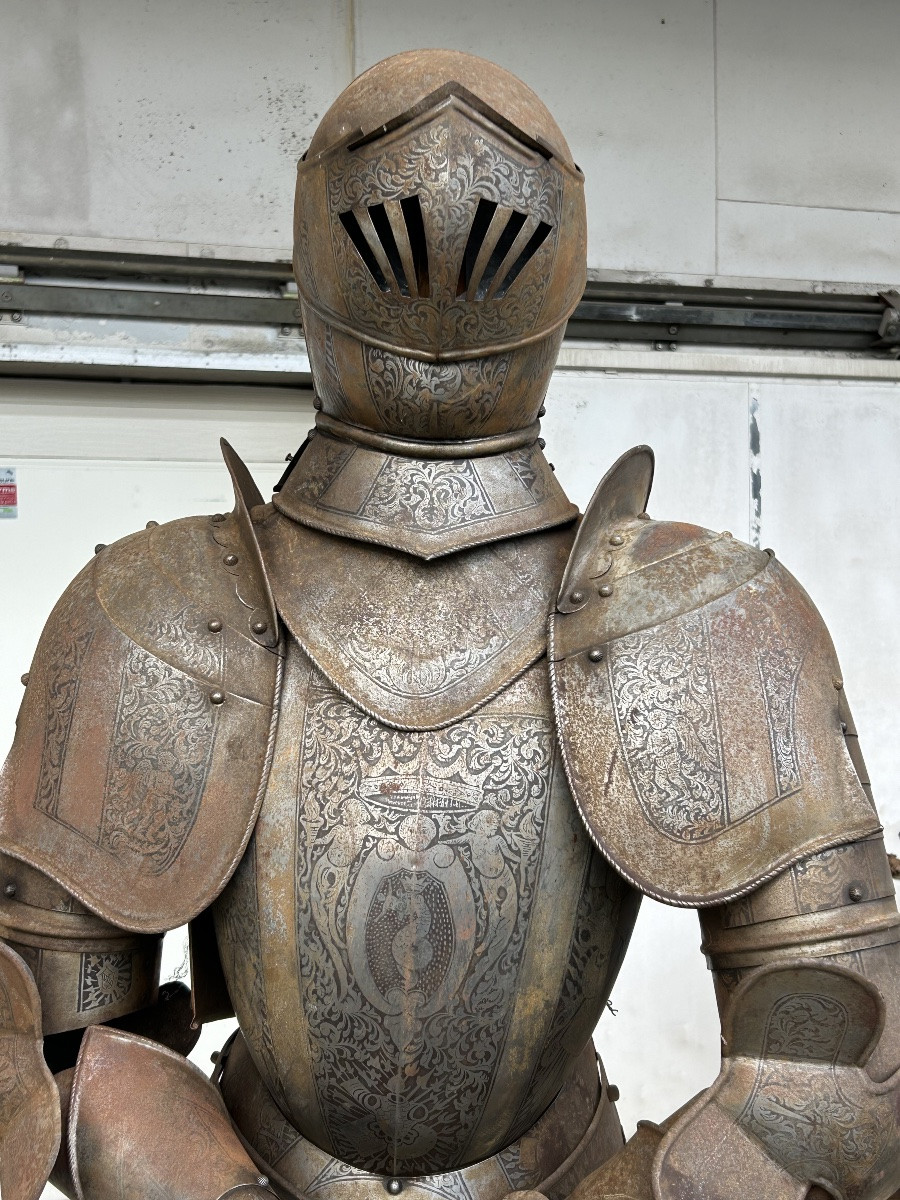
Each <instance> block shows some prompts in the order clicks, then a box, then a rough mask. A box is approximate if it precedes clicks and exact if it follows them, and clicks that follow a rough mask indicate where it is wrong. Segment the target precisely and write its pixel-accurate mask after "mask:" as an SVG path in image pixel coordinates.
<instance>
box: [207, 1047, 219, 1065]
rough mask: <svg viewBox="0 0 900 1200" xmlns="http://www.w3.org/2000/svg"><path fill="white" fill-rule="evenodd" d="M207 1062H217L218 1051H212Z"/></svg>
mask: <svg viewBox="0 0 900 1200" xmlns="http://www.w3.org/2000/svg"><path fill="white" fill-rule="evenodd" d="M209 1061H210V1062H211V1063H217V1062H218V1061H219V1051H218V1050H213V1052H212V1054H211V1055H210V1056H209Z"/></svg>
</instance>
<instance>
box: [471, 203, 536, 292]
mask: <svg viewBox="0 0 900 1200" xmlns="http://www.w3.org/2000/svg"><path fill="white" fill-rule="evenodd" d="M527 220H528V218H527V216H526V215H525V213H521V212H516V211H515V210H513V211H512V212H511V213H510V214H509V220H508V221H507V222H506V228H505V229H504V230H503V232H502V233H501V234H500V236H499V238H497V244H496V246H495V247H494V249H493V252H492V254H491V257H490V258H489V259H488V261H487V265H486V266H485V268H484V272H483V274H482V276H481V279H480V280H479V281H478V287H477V290H476V292H475V299H476V300H484V298H485V297H486V296H487V294H488V291H489V289H490V286H491V284H492V283H493V282H494V276H495V275H496V274H497V272H498V271H499V270H500V265H501V263H502V262H503V260H504V258H506V256H507V254H508V253H509V248H510V246H511V245H512V244H513V242H514V241H515V240H516V234H517V233H518V232H519V230H520V229H521V228H522V226H523V225H524V224H525V222H526V221H527Z"/></svg>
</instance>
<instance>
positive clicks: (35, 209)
mask: <svg viewBox="0 0 900 1200" xmlns="http://www.w3.org/2000/svg"><path fill="white" fill-rule="evenodd" d="M0 23H2V28H3V47H4V50H3V66H2V69H0V229H6V230H12V231H20V232H30V233H41V234H46V235H49V237H50V240H51V241H52V240H53V239H54V238H55V237H58V236H63V237H70V236H73V235H74V236H76V237H103V238H117V239H127V240H130V241H137V242H140V241H147V242H164V243H180V244H182V245H184V244H188V245H192V246H193V248H194V250H195V252H196V251H198V250H199V249H200V248H201V247H202V246H204V245H205V244H207V243H224V244H226V245H234V246H252V247H271V248H274V249H277V250H281V251H284V250H285V249H286V248H287V247H289V246H290V244H291V212H292V204H293V187H294V172H295V165H296V161H297V159H298V158H299V157H300V154H301V153H302V152H303V150H304V149H305V148H306V145H307V143H308V141H309V138H310V136H311V134H312V131H313V130H314V129H315V127H316V125H317V123H318V118H319V116H320V115H321V114H322V112H323V111H324V107H325V106H327V105H328V104H329V103H330V102H331V100H332V98H333V97H334V96H335V95H336V94H337V92H338V91H340V89H341V88H342V87H343V86H344V84H345V83H346V82H347V80H348V78H349V58H348V50H347V37H346V14H345V5H344V4H343V3H341V2H340V0H335V2H329V3H327V4H321V3H315V0H202V2H196V3H195V2H191V3H183V2H179V0H156V2H155V3H153V4H136V3H130V2H129V3H123V4H110V3H109V2H108V0H79V2H78V3H72V2H71V0H40V2H39V3H37V4H35V3H32V2H31V0H2V4H0Z"/></svg>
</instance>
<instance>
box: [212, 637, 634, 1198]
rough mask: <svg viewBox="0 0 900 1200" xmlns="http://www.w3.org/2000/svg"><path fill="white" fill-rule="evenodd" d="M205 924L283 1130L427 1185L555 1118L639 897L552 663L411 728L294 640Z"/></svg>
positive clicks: (356, 1161)
mask: <svg viewBox="0 0 900 1200" xmlns="http://www.w3.org/2000/svg"><path fill="white" fill-rule="evenodd" d="M215 911H216V927H217V932H218V937H219V946H220V950H221V953H222V961H223V966H224V969H225V977H226V979H227V980H228V987H229V992H230V995H231V998H232V1000H233V1002H234V1005H235V1009H236V1012H237V1015H238V1020H239V1022H240V1025H241V1028H242V1029H243V1031H244V1036H245V1037H246V1039H247V1042H248V1045H249V1047H250V1051H251V1053H252V1055H253V1057H254V1061H255V1063H256V1066H257V1069H258V1070H259V1071H260V1073H261V1074H262V1076H263V1077H264V1078H265V1080H266V1083H267V1085H268V1087H269V1088H270V1090H271V1091H272V1094H273V1096H275V1097H276V1098H277V1100H278V1103H279V1105H280V1106H281V1108H282V1110H283V1111H284V1112H285V1114H287V1115H290V1116H291V1117H292V1119H293V1121H294V1123H295V1124H296V1125H297V1126H298V1127H299V1128H300V1129H302V1131H303V1133H304V1134H305V1136H306V1137H308V1138H309V1139H310V1140H311V1141H313V1142H315V1143H316V1144H317V1145H318V1146H320V1147H322V1148H323V1149H326V1150H328V1151H329V1152H330V1153H333V1154H335V1155H336V1156H337V1157H338V1158H340V1159H342V1160H343V1161H345V1162H350V1163H353V1164H355V1165H356V1166H357V1167H359V1168H366V1169H369V1170H373V1171H378V1172H380V1173H383V1174H387V1175H397V1174H399V1175H411V1174H417V1175H418V1174H424V1173H427V1174H430V1173H433V1172H434V1171H446V1170H450V1169H452V1168H456V1167H459V1166H465V1165H467V1164H469V1163H472V1162H474V1161H478V1160H480V1159H482V1158H485V1157H487V1156H489V1155H492V1154H494V1153H496V1152H497V1151H499V1150H501V1149H502V1148H503V1147H504V1146H505V1145H507V1144H508V1143H509V1142H510V1141H513V1140H515V1138H517V1137H519V1136H520V1135H521V1134H522V1133H523V1132H524V1131H525V1130H527V1129H528V1128H529V1127H530V1126H531V1125H532V1124H533V1123H534V1122H535V1120H536V1119H537V1118H538V1117H539V1116H540V1114H541V1112H542V1111H543V1110H544V1109H545V1108H546V1107H547V1105H548V1104H549V1103H550V1102H551V1100H552V1099H553V1097H554V1095H555V1094H556V1092H557V1091H558V1090H559V1088H560V1087H561V1086H562V1084H563V1082H564V1080H565V1078H566V1075H567V1073H568V1072H569V1070H570V1069H571V1066H572V1064H573V1063H574V1061H575V1059H576V1057H577V1055H578V1054H579V1053H580V1052H581V1050H582V1048H583V1046H584V1045H585V1043H586V1042H587V1041H588V1040H589V1038H590V1035H591V1031H592V1029H593V1027H594V1025H595V1024H596V1022H597V1020H598V1018H599V1016H600V1014H601V1013H602V1011H603V1007H604V1004H605V1002H606V998H607V996H608V995H609V991H610V989H611V987H612V984H613V981H614V979H615V975H616V973H617V971H618V968H619V965H620V963H621V960H622V956H623V954H624V950H625V946H626V945H627V941H628V937H629V936H630V932H631V928H632V925H633V922H634V918H635V916H636V912H637V895H636V893H635V892H633V891H632V889H630V888H629V887H628V885H627V884H626V883H625V882H624V881H623V880H622V879H621V878H620V877H619V876H618V875H617V874H616V873H615V872H614V871H613V870H612V868H611V867H609V865H608V864H607V863H606V862H605V861H604V860H603V858H602V857H601V856H600V855H599V854H598V853H597V852H596V850H594V849H593V847H592V845H591V843H590V840H589V838H588V837H587V835H586V833H585V831H584V829H583V827H582V825H581V822H580V819H579V817H578V813H577V811H576V810H575V807H574V805H573V803H572V800H571V797H570V795H569V793H568V789H567V787H566V784H565V779H564V776H563V774H562V771H561V768H560V764H559V758H558V751H557V749H556V745H555V739H554V735H553V725H552V717H551V713H550V699H549V694H548V690H547V681H546V672H545V669H544V666H543V664H542V663H540V664H537V665H536V666H534V667H533V668H531V669H530V670H529V671H527V672H526V673H525V674H524V675H523V676H522V677H521V678H520V679H519V680H517V681H516V682H515V683H513V684H512V685H511V686H510V687H508V688H506V689H505V690H504V691H503V692H501V694H500V695H499V696H497V697H496V698H495V699H493V700H491V701H490V702H489V703H487V704H485V705H484V706H483V707H482V708H481V709H479V710H478V712H476V713H475V714H473V715H471V716H469V717H466V718H464V719H462V720H459V721H456V722H455V723H454V724H452V725H450V726H449V727H447V728H446V729H441V730H437V731H433V732H401V731H397V730H393V729H390V728H388V727H386V726H385V725H383V724H382V723H381V722H379V721H378V720H377V719H375V718H374V717H370V716H367V715H366V714H365V713H363V712H362V711H361V710H360V709H359V708H358V707H357V706H355V705H354V704H353V702H352V701H350V700H348V699H345V698H344V697H343V696H342V695H341V694H340V693H339V692H337V691H336V690H335V688H334V687H333V686H332V685H331V684H330V683H329V682H328V680H327V679H325V677H324V676H323V675H321V673H320V672H319V671H318V670H317V669H316V668H315V667H314V666H313V665H312V664H311V663H310V661H309V659H308V658H307V657H306V656H305V655H304V654H303V652H302V651H301V650H300V649H299V647H297V646H296V645H295V644H294V643H291V644H290V645H289V647H288V652H287V664H286V673H285V686H284V691H283V703H282V712H281V720H280V723H279V729H278V736H277V739H276V746H275V756H274V761H273V765H272V771H271V774H270V778H269V784H268V788H267V791H266V796H265V799H264V801H263V807H262V810H261V812H260V817H259V820H258V822H257V826H256V830H255V832H254V835H253V838H252V840H251V843H250V847H249V849H248V852H247V854H246V856H245V858H244V860H243V862H242V863H241V866H240V867H239V868H238V871H237V873H236V875H235V876H234V878H233V879H232V881H231V883H230V884H229V886H228V888H227V889H226V890H225V892H224V893H223V895H222V897H221V898H220V900H219V901H218V902H217V904H216V910H215ZM361 1046H363V1047H364V1048H365V1049H364V1053H361V1052H360V1047H361ZM350 1097H352V1100H351V1099H348V1098H350Z"/></svg>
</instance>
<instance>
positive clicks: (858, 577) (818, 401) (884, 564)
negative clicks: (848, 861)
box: [753, 381, 900, 853]
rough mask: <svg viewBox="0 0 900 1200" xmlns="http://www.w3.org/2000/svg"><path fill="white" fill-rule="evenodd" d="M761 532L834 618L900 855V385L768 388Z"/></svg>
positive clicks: (850, 692) (761, 389) (763, 390)
mask: <svg viewBox="0 0 900 1200" xmlns="http://www.w3.org/2000/svg"><path fill="white" fill-rule="evenodd" d="M753 390H754V394H755V395H756V396H757V398H758V407H759V412H758V422H759V432H760V458H761V467H760V471H761V480H762V524H761V531H762V538H763V542H764V544H765V545H767V546H772V547H773V548H774V550H775V551H776V553H777V554H778V557H779V558H780V559H781V560H782V562H784V564H785V565H786V566H787V567H788V568H789V569H790V570H791V571H793V573H794V574H795V575H797V577H798V578H799V579H800V581H801V583H803V585H804V587H806V589H807V591H809V593H810V595H811V596H812V598H813V600H814V601H815V602H816V605H817V606H818V608H819V610H820V612H821V613H822V615H823V617H824V618H825V621H826V623H827V624H828V626H829V628H830V630H831V634H832V637H833V639H834V643H835V647H836V649H837V652H838V657H839V659H840V662H841V668H842V671H843V674H844V679H845V681H846V686H847V698H848V700H849V701H850V706H851V708H852V710H853V715H854V718H855V720H856V724H857V728H858V729H859V733H860V739H861V744H862V748H863V752H864V754H865V758H866V764H867V766H868V768H869V772H870V774H871V778H872V784H873V788H874V791H875V798H876V800H877V802H878V805H879V809H880V811H881V814H882V817H883V818H884V820H885V822H886V824H887V825H888V826H889V829H890V838H889V844H888V848H889V849H890V850H891V851H892V852H893V853H900V845H898V843H897V839H896V833H897V830H898V828H900V750H898V739H897V712H898V710H900V623H898V620H897V614H898V613H900V487H898V476H897V462H898V460H900V407H898V389H897V388H896V386H894V387H892V386H890V385H885V384H882V385H878V384H864V383H858V384H854V383H845V384H841V385H838V384H834V383H828V382H827V381H819V382H809V383H790V384H789V383H783V382H782V383H772V382H766V383H758V384H756V385H755V386H754V389H753Z"/></svg>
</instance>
